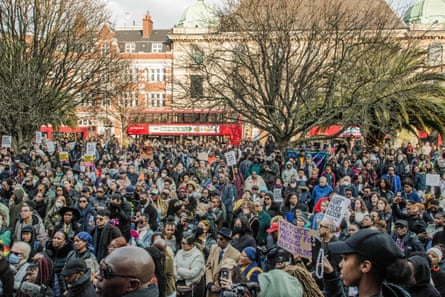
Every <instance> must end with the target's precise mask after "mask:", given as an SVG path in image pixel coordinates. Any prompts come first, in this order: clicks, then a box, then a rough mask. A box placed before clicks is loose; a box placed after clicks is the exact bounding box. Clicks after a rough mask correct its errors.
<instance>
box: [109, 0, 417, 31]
mask: <svg viewBox="0 0 445 297" xmlns="http://www.w3.org/2000/svg"><path fill="white" fill-rule="evenodd" d="M106 1H107V2H108V5H109V8H110V10H111V11H112V13H113V23H114V24H116V25H117V26H132V25H136V26H140V25H141V24H142V17H143V16H144V13H145V12H146V11H149V12H150V14H151V16H152V18H153V23H154V24H153V25H154V28H155V29H170V28H172V27H173V26H174V25H175V24H177V23H178V21H179V19H180V17H181V15H182V12H183V11H184V10H185V9H186V8H187V7H188V6H190V5H192V4H193V3H195V2H196V1H197V0H106ZM204 1H205V3H207V4H209V5H211V6H214V5H218V4H219V5H220V4H221V3H222V2H223V0H204ZM346 1H347V0H346ZM369 1H373V0H369ZM388 1H390V2H392V3H394V5H393V7H395V8H396V9H397V10H401V9H400V8H403V9H406V7H407V6H408V5H410V4H412V3H416V2H417V1H418V0H388Z"/></svg>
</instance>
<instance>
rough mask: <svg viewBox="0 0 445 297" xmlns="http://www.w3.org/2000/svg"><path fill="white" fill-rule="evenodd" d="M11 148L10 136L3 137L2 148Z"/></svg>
mask: <svg viewBox="0 0 445 297" xmlns="http://www.w3.org/2000/svg"><path fill="white" fill-rule="evenodd" d="M11 146H12V136H10V135H3V136H2V147H11Z"/></svg>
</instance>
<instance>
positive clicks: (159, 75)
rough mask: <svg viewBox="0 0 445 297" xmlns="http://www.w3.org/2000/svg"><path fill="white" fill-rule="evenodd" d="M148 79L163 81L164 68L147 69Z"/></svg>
mask: <svg viewBox="0 0 445 297" xmlns="http://www.w3.org/2000/svg"><path fill="white" fill-rule="evenodd" d="M149 81H165V69H164V68H151V69H149Z"/></svg>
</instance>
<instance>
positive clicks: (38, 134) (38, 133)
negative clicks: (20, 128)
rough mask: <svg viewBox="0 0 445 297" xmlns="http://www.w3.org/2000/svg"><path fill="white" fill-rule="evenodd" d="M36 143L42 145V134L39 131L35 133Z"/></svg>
mask: <svg viewBox="0 0 445 297" xmlns="http://www.w3.org/2000/svg"><path fill="white" fill-rule="evenodd" d="M36 143H38V144H41V143H42V132H40V131H37V132H36Z"/></svg>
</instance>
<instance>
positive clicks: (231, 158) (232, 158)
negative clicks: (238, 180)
mask: <svg viewBox="0 0 445 297" xmlns="http://www.w3.org/2000/svg"><path fill="white" fill-rule="evenodd" d="M224 157H226V163H227V166H236V155H235V152H234V151H230V152H227V153H225V154H224Z"/></svg>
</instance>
